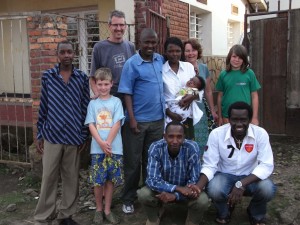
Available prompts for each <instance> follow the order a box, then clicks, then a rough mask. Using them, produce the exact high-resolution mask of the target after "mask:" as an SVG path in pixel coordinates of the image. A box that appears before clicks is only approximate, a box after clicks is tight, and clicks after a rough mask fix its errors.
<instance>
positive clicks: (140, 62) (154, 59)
mask: <svg viewBox="0 0 300 225" xmlns="http://www.w3.org/2000/svg"><path fill="white" fill-rule="evenodd" d="M137 55H138V58H137V65H139V66H140V65H142V64H143V63H149V62H150V61H146V60H144V59H143V58H142V57H141V55H140V50H139V51H138V54H137ZM160 60H161V59H160V57H159V55H158V54H156V53H155V52H154V53H153V56H152V62H153V61H160Z"/></svg>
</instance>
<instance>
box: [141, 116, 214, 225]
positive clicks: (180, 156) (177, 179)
mask: <svg viewBox="0 0 300 225" xmlns="http://www.w3.org/2000/svg"><path fill="white" fill-rule="evenodd" d="M200 169H201V162H200V151H199V147H198V145H197V143H196V142H194V141H191V140H187V139H184V127H183V125H182V124H181V123H179V122H175V121H173V122H170V123H168V125H167V126H166V131H165V134H164V139H162V140H159V141H157V142H154V143H153V144H152V145H151V146H150V149H149V156H148V166H147V172H148V176H147V179H146V185H147V186H145V187H143V188H142V189H141V190H139V191H138V198H139V201H140V202H141V203H142V205H143V207H144V209H145V212H146V214H147V216H148V220H147V223H146V225H159V222H160V217H161V216H162V215H161V214H160V213H159V212H160V211H161V210H160V207H161V206H162V203H171V202H176V203H181V204H186V205H187V207H188V216H187V219H186V223H185V224H186V225H196V224H197V225H198V224H199V223H200V222H201V219H202V217H203V213H204V212H205V211H206V210H207V208H208V197H207V195H206V194H205V193H204V192H202V193H201V195H199V197H197V194H196V192H194V191H193V190H192V189H191V188H190V187H189V185H192V184H196V183H197V181H198V179H199V175H200ZM159 214H160V215H159Z"/></svg>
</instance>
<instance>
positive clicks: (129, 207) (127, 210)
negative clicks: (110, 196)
mask: <svg viewBox="0 0 300 225" xmlns="http://www.w3.org/2000/svg"><path fill="white" fill-rule="evenodd" d="M122 210H123V212H124V213H126V214H130V213H133V212H134V207H133V204H130V205H125V204H123V206H122Z"/></svg>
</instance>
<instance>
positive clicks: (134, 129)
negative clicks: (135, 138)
mask: <svg viewBox="0 0 300 225" xmlns="http://www.w3.org/2000/svg"><path fill="white" fill-rule="evenodd" d="M129 124H130V130H131V132H132V133H134V134H136V135H137V134H139V133H141V131H140V130H139V128H138V123H137V122H136V120H135V119H130V121H129Z"/></svg>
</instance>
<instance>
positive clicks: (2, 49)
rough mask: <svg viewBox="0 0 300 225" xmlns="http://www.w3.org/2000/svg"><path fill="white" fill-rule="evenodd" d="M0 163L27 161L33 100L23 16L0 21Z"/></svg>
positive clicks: (24, 18) (4, 18)
mask: <svg viewBox="0 0 300 225" xmlns="http://www.w3.org/2000/svg"><path fill="white" fill-rule="evenodd" d="M0 68H1V70H0V79H1V82H0V83H1V84H0V125H1V127H0V138H1V140H0V151H1V152H0V162H1V161H17V162H28V161H29V154H28V149H29V148H28V146H29V145H30V144H31V143H32V110H31V104H32V100H31V98H30V74H29V58H28V39H27V30H26V17H2V18H0Z"/></svg>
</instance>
